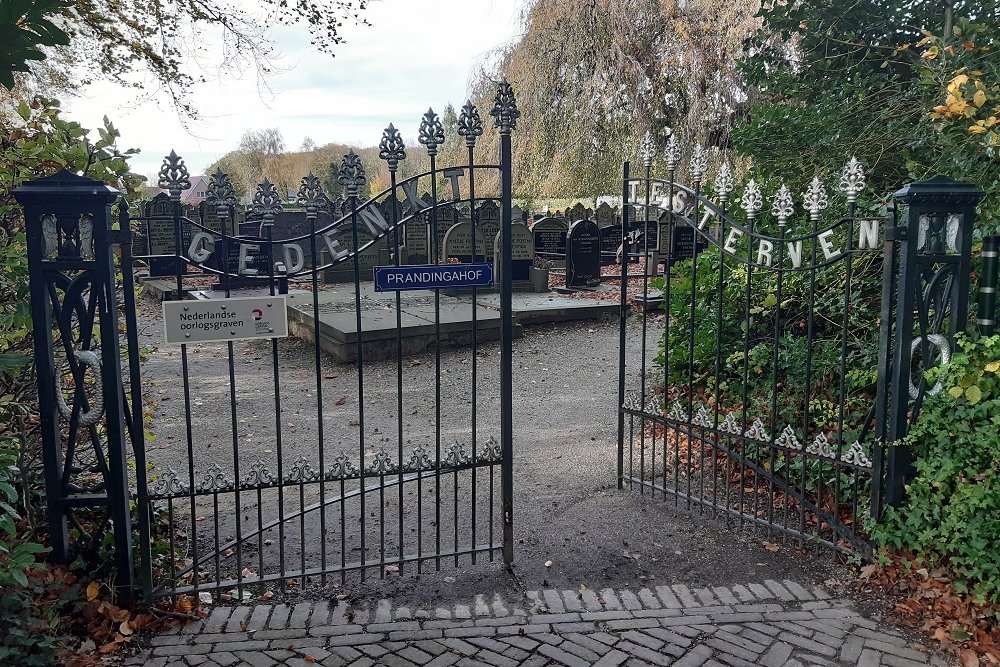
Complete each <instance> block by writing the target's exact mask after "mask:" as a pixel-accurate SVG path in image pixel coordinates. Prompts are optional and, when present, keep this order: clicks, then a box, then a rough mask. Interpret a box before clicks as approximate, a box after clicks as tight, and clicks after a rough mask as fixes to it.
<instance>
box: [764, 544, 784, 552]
mask: <svg viewBox="0 0 1000 667" xmlns="http://www.w3.org/2000/svg"><path fill="white" fill-rule="evenodd" d="M764 548H765V549H767V550H768V551H771V552H774V551H777V550H778V549H780V548H781V547H779V546H778V545H777V544H775V543H774V542H764Z"/></svg>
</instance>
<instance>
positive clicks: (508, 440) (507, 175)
mask: <svg viewBox="0 0 1000 667" xmlns="http://www.w3.org/2000/svg"><path fill="white" fill-rule="evenodd" d="M504 87H506V88H507V90H508V91H509V90H510V87H509V86H508V85H507V84H506V82H504V83H503V84H501V90H502V89H503V88H504ZM501 97H502V95H501V94H498V95H497V102H498V106H501V105H500V104H499V103H500V102H501V99H500V98H501ZM504 113H506V114H507V115H508V116H509V122H506V123H505V122H503V118H502V117H503V115H504ZM518 115H519V112H518V111H517V107H516V106H515V105H514V94H513V91H510V98H509V103H508V104H507V106H506V108H503V109H501V113H500V115H499V117H498V121H500V128H499V129H500V223H501V227H500V230H501V238H500V244H501V246H502V252H501V272H500V276H501V280H500V326H501V329H500V338H501V342H500V444H501V447H502V450H503V466H502V469H501V474H500V486H501V495H502V500H501V502H502V504H503V562H504V565H505V566H506V567H507V568H508V569H509V568H510V567H511V565H512V564H513V562H514V415H513V401H514V378H513V363H514V351H513V338H514V336H513V321H512V303H511V301H512V285H511V254H512V253H511V242H512V234H511V198H512V196H513V182H512V178H513V176H512V173H511V166H512V165H511V161H512V156H511V131H512V130H513V129H514V122H515V120H516V118H517V116H518Z"/></svg>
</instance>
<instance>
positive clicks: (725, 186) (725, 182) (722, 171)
mask: <svg viewBox="0 0 1000 667" xmlns="http://www.w3.org/2000/svg"><path fill="white" fill-rule="evenodd" d="M713 187H714V188H715V195H716V196H717V197H718V198H719V201H720V202H722V203H723V204H725V203H726V202H727V201H728V200H729V194H730V193H731V192H732V191H733V189H734V188H735V187H736V183H735V180H734V179H733V170H732V169H730V168H729V163H728V162H723V163H722V166H721V167H719V173H718V174H717V175H716V176H715V183H714V186H713Z"/></svg>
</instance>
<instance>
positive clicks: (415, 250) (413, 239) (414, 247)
mask: <svg viewBox="0 0 1000 667" xmlns="http://www.w3.org/2000/svg"><path fill="white" fill-rule="evenodd" d="M403 227H404V229H405V233H404V234H403V239H404V244H405V250H404V252H403V257H402V260H403V264H426V263H427V261H428V258H429V257H430V252H429V250H428V248H427V238H428V236H427V234H428V232H427V217H426V214H421V215H417V216H414V217H413V218H412V219H411V220H409V221H407V222H406V224H404V225H403Z"/></svg>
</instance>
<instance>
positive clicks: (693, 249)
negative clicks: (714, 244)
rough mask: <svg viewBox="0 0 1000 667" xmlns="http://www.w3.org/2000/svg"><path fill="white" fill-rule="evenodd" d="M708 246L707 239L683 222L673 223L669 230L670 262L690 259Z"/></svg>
mask: <svg viewBox="0 0 1000 667" xmlns="http://www.w3.org/2000/svg"><path fill="white" fill-rule="evenodd" d="M707 247H708V241H706V240H705V239H704V238H703V237H702V236H700V235H698V234H696V233H695V230H694V227H691V226H690V225H687V224H684V223H677V222H675V223H674V228H673V230H672V232H671V244H670V263H671V265H672V264H673V263H674V262H679V261H682V260H685V259H691V257H692V255H697V254H699V253H701V251H703V250H704V249H705V248H707Z"/></svg>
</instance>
